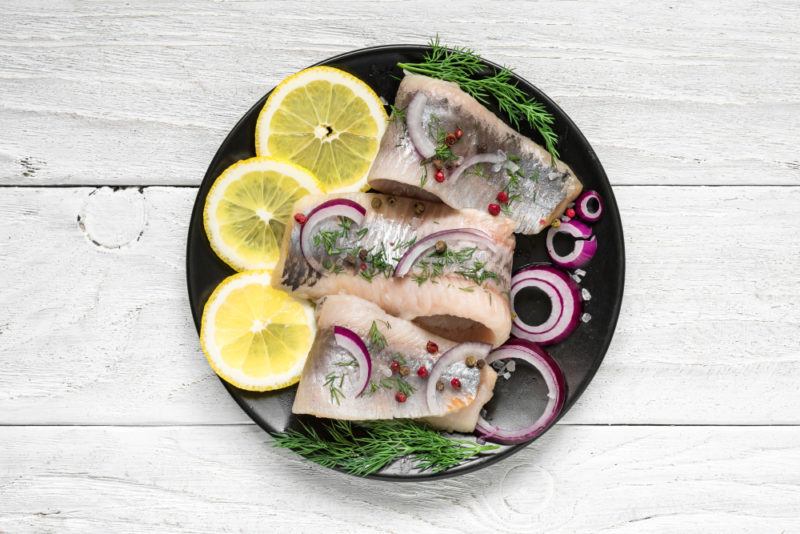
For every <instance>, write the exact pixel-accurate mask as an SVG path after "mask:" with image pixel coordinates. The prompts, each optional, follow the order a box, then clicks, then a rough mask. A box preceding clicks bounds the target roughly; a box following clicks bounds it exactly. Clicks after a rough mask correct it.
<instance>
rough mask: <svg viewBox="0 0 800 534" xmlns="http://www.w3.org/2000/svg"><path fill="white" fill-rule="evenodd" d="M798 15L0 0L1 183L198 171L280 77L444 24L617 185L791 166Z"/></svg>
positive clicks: (784, 6) (785, 10) (781, 6)
mask: <svg viewBox="0 0 800 534" xmlns="http://www.w3.org/2000/svg"><path fill="white" fill-rule="evenodd" d="M423 14H424V16H423ZM423 20H425V21H440V23H436V22H434V23H432V24H421V21H423ZM445 21H446V22H445ZM798 24H800V13H799V12H798V10H797V9H796V3H795V2H793V1H792V0H784V1H776V2H769V3H768V4H763V3H760V2H756V1H745V0H739V1H736V2H731V3H727V4H726V5H725V6H724V7H723V6H717V5H716V4H714V3H707V2H692V3H680V4H677V5H673V4H664V3H660V2H634V1H630V0H614V1H612V2H604V3H602V4H600V3H580V2H555V1H552V2H549V1H545V2H519V1H518V2H495V3H491V4H487V3H486V2H483V1H480V0H468V1H463V2H459V5H458V9H457V10H455V12H454V10H453V7H452V5H451V4H450V3H447V2H422V1H412V2H400V1H375V0H370V1H360V0H349V1H346V2H322V3H317V4H315V5H314V6H313V7H311V6H303V8H298V4H297V3H296V2H291V1H279V2H269V3H259V2H210V1H198V0H194V1H190V2H183V1H181V2H178V1H170V2H158V3H152V2H125V3H123V2H79V3H73V2H50V1H42V0H40V1H37V2H29V1H21V0H16V1H6V2H3V6H2V16H1V17H0V36H2V37H0V124H2V125H3V127H2V128H0V183H5V184H64V183H69V184H106V185H108V184H131V185H145V184H162V185H165V184H195V185H196V184H198V183H199V182H200V180H201V179H202V176H203V175H204V173H205V169H206V167H207V165H208V162H209V161H210V159H211V157H212V155H213V154H214V152H215V151H216V148H217V147H218V146H219V143H220V142H221V141H222V139H223V138H224V136H225V134H226V133H227V132H228V131H229V129H230V128H231V127H232V126H233V124H234V123H235V122H236V120H238V118H239V117H240V116H241V115H242V114H243V113H244V111H245V110H246V109H247V108H248V107H250V105H252V104H253V103H254V102H256V101H257V100H258V98H259V97H261V96H262V95H263V94H264V93H265V92H266V91H267V90H268V89H269V88H270V87H272V86H273V85H274V84H276V83H277V82H278V81H279V80H280V79H282V78H283V77H284V76H286V75H288V74H290V73H292V72H294V71H296V70H298V69H300V68H302V67H304V66H307V65H309V64H311V63H315V62H317V61H320V60H322V59H324V58H326V57H329V56H332V55H335V54H338V53H341V52H344V51H347V50H351V49H355V48H360V47H365V46H373V45H379V44H389V43H408V42H412V43H424V42H426V41H427V40H428V39H429V38H430V37H431V36H432V35H433V34H434V33H435V32H437V31H438V32H439V33H440V35H441V37H442V38H443V40H444V41H446V42H448V43H453V44H460V45H467V46H472V47H474V48H476V49H477V50H479V51H480V52H481V53H482V54H483V55H484V56H485V57H487V58H489V59H492V60H494V61H497V62H500V63H504V64H508V65H511V66H513V67H515V68H516V70H517V71H518V72H519V74H521V75H522V76H523V77H525V78H527V79H528V80H531V81H532V82H533V83H535V84H536V85H538V86H539V87H541V88H542V89H543V90H544V91H545V92H546V93H547V94H548V95H550V96H551V97H553V98H554V99H555V100H556V101H557V102H558V103H559V104H560V105H562V107H563V108H564V109H565V110H566V111H567V113H569V115H570V116H571V117H572V118H573V119H574V120H575V121H576V123H577V124H578V125H579V127H580V128H581V129H582V130H583V131H584V133H585V134H586V135H587V136H588V138H589V140H590V142H591V143H592V144H593V146H594V147H595V149H596V150H597V152H598V155H599V157H600V160H601V161H602V162H603V163H604V165H605V166H606V170H607V171H608V174H609V176H610V177H611V180H612V182H613V183H615V184H626V183H627V184H757V185H763V184H794V185H798V184H800V159H799V158H798V156H797V151H796V145H797V141H798V138H799V137H800V122H798V117H800V48H798V47H797V39H796V28H797V26H798Z"/></svg>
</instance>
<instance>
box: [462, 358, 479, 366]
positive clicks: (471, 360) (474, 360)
mask: <svg viewBox="0 0 800 534" xmlns="http://www.w3.org/2000/svg"><path fill="white" fill-rule="evenodd" d="M477 362H478V359H477V358H476V357H475V356H467V359H466V360H464V363H465V364H467V367H469V368H470V369H472V368H473V367H475V364H476V363H477Z"/></svg>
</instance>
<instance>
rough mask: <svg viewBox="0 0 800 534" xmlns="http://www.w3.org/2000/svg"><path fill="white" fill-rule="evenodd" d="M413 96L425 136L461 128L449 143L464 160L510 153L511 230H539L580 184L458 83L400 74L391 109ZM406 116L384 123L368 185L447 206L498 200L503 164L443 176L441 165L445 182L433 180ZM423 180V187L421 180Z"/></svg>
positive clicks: (482, 204)
mask: <svg viewBox="0 0 800 534" xmlns="http://www.w3.org/2000/svg"><path fill="white" fill-rule="evenodd" d="M419 93H424V95H425V96H426V97H427V101H426V104H425V106H424V108H423V113H422V126H423V131H424V132H428V135H429V136H430V137H431V138H432V137H433V136H434V135H435V132H438V131H443V132H453V131H455V130H456V128H460V129H461V130H462V131H463V132H464V133H463V137H462V138H461V139H460V140H458V141H457V142H456V143H455V144H454V145H453V146H452V151H453V152H454V154H455V155H456V156H459V157H462V158H464V159H466V158H468V157H470V156H473V155H475V154H486V153H493V154H495V153H498V151H502V154H505V155H506V156H511V157H512V158H513V159H514V160H515V161H516V163H515V165H518V166H519V168H518V169H517V172H518V173H519V175H520V176H521V178H520V179H519V185H518V186H517V189H516V191H517V194H518V196H519V198H518V199H517V200H513V201H512V202H511V203H510V204H509V207H508V209H507V210H504V211H505V213H504V215H505V216H508V217H510V218H512V219H513V220H514V222H515V225H516V229H515V231H516V232H517V233H522V234H538V233H539V232H541V231H542V230H543V229H545V228H547V227H548V226H549V225H550V224H551V223H552V222H553V220H554V219H556V218H558V217H560V216H561V215H562V214H563V213H564V210H565V209H566V208H567V206H568V204H569V203H570V202H572V201H573V200H574V199H575V198H576V197H577V196H578V195H579V194H580V192H581V189H582V184H581V182H580V180H579V179H578V177H577V176H576V175H575V173H574V172H573V170H572V169H571V168H570V167H569V166H568V165H567V164H565V163H564V162H562V161H560V160H558V159H553V158H552V157H551V156H550V154H549V153H548V152H547V151H546V150H545V149H544V148H543V147H541V146H540V145H538V144H536V143H535V142H534V141H532V140H531V139H529V138H527V137H525V136H523V135H521V134H520V133H518V132H516V131H515V130H513V129H512V128H511V127H509V126H508V125H507V124H505V123H504V122H503V121H502V120H500V119H499V118H498V117H497V116H496V115H494V114H493V113H492V112H491V111H489V110H488V109H487V108H485V107H484V106H483V105H482V104H481V103H480V102H478V101H477V100H475V99H474V98H473V97H471V96H470V95H468V94H467V93H465V92H464V91H462V90H461V89H460V88H459V87H458V85H457V84H455V83H451V82H446V81H442V80H437V79H434V78H429V77H427V76H421V75H417V74H409V73H407V74H406V75H405V77H404V78H403V80H402V82H401V83H400V88H399V89H398V91H397V96H396V99H395V104H394V105H395V107H396V108H398V109H401V110H402V109H407V108H408V105H409V103H410V102H411V100H412V99H413V98H414V97H415V96H416V95H417V94H419ZM406 121H407V116H406V117H405V118H402V117H401V118H399V119H398V118H396V119H393V120H391V122H390V124H389V127H388V128H387V129H386V132H385V133H384V135H383V139H382V140H381V146H380V150H379V152H378V156H377V158H376V159H375V162H374V163H373V165H372V168H371V170H370V173H369V184H370V185H371V186H372V187H373V188H375V189H377V190H378V191H382V192H385V193H392V194H399V195H405V196H413V197H416V198H422V199H428V200H433V199H439V200H441V201H442V202H444V203H445V204H447V205H448V206H452V207H454V208H459V209H460V208H475V209H479V210H482V211H486V210H487V207H488V205H489V204H490V203H497V202H498V201H497V200H496V198H497V194H498V193H499V192H500V191H502V190H503V189H504V188H505V187H506V186H507V184H508V183H509V180H510V177H509V174H508V172H507V171H508V169H507V168H506V167H505V166H502V165H491V164H487V163H481V164H477V165H475V166H472V167H470V168H468V169H464V170H463V172H462V173H461V175H460V176H459V177H458V178H456V179H452V180H451V179H449V176H450V175H451V174H452V173H453V172H454V171H455V169H444V172H445V176H446V179H445V181H444V182H442V183H439V182H437V181H436V180H434V179H433V177H434V174H435V172H436V169H435V168H434V166H433V165H432V164H431V163H427V164H423V158H422V156H421V155H420V154H419V152H417V150H416V149H415V148H414V145H413V143H412V142H411V139H410V137H409V135H408V127H407V124H406ZM432 140H433V139H432ZM423 184H424V185H423Z"/></svg>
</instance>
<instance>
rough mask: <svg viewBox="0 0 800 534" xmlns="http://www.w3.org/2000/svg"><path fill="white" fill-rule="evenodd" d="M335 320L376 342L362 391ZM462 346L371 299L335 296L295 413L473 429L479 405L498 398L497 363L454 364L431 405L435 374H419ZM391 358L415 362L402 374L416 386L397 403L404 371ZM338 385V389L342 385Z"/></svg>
mask: <svg viewBox="0 0 800 534" xmlns="http://www.w3.org/2000/svg"><path fill="white" fill-rule="evenodd" d="M335 326H339V327H344V328H347V329H349V330H351V331H352V332H354V333H356V334H357V335H358V336H359V337H361V339H362V340H363V341H364V343H365V344H366V345H367V347H368V348H369V351H370V356H371V360H372V371H371V374H370V376H369V384H370V386H368V387H367V389H366V390H365V391H364V392H363V393H361V394H359V392H360V391H359V390H360V387H361V385H359V384H357V383H356V382H357V380H356V379H357V377H358V374H359V373H358V371H359V369H358V366H356V365H354V364H353V361H354V360H353V358H352V356H350V353H349V352H347V351H346V350H345V349H343V348H342V347H340V346H339V345H338V344H337V343H336V340H335V338H334V336H333V328H334V327H335ZM373 329H377V331H378V332H379V333H380V335H381V336H383V338H384V339H385V346H383V347H381V346H380V345H378V346H377V347H376V346H375V344H374V343H373V341H372V336H371V335H370V332H371V331H373V333H374V330H373ZM429 341H433V342H435V343H436V344H437V345H438V347H439V351H438V352H437V353H435V354H430V353H429V352H428V351H427V350H426V346H427V343H428V342H429ZM455 345H456V343H454V342H452V341H450V340H447V339H444V338H442V337H439V336H436V335H434V334H431V333H430V332H427V331H425V330H423V329H421V328H419V327H418V326H416V325H414V324H413V323H410V322H408V321H404V320H402V319H398V318H397V317H393V316H391V315H389V314H387V313H385V312H384V311H383V310H381V309H380V308H379V307H378V306H376V305H375V304H372V303H371V302H368V301H365V300H363V299H359V298H357V297H353V296H350V295H331V296H330V297H327V298H325V299H324V300H322V301H321V302H320V304H319V305H318V307H317V337H316V339H315V341H314V345H313V346H312V348H311V352H310V353H309V356H308V359H307V360H306V365H305V368H304V369H303V374H302V376H301V378H300V384H299V386H298V388H297V394H296V395H295V399H294V405H293V406H292V412H293V413H296V414H310V415H314V416H316V417H325V418H329V419H341V420H348V421H370V420H379V419H424V420H425V421H426V422H427V423H428V424H431V425H432V426H435V427H436V428H440V429H442V430H447V431H450V432H472V431H473V430H474V429H475V424H476V423H477V420H478V413H479V412H480V409H481V408H482V407H483V405H484V404H485V403H486V402H488V401H489V399H491V397H492V391H493V389H494V384H495V381H496V379H497V373H496V372H495V371H494V370H493V369H492V368H491V366H490V365H486V366H484V367H483V369H478V368H477V367H473V368H468V367H466V366H465V365H463V364H459V363H457V364H454V365H451V366H450V368H449V369H448V370H446V371H445V374H444V375H443V380H444V381H445V382H446V383H447V384H448V387H447V388H446V389H445V390H444V391H443V392H441V393H437V395H441V396H442V397H441V399H440V402H437V403H435V405H434V406H429V405H428V401H427V395H426V391H427V387H428V379H427V378H421V377H419V376H418V375H417V370H418V369H419V368H420V366H423V365H424V366H426V367H427V368H428V369H431V367H432V365H433V364H434V362H435V361H436V360H437V359H438V358H439V357H440V356H441V355H442V354H443V353H444V352H446V351H447V350H448V349H450V348H452V347H454V346H455ZM476 345H478V344H476ZM479 347H480V348H479V349H476V353H475V357H476V358H484V357H486V355H487V354H488V352H489V350H490V347H489V345H486V344H481V345H479ZM392 360H400V361H402V362H403V364H404V365H405V366H407V367H408V368H409V373H408V375H407V376H406V377H403V380H404V381H405V383H406V384H408V385H409V386H410V387H411V388H413V392H411V393H410V394H408V395H407V398H406V399H405V402H398V400H397V398H396V397H395V395H396V393H397V380H399V379H400V376H399V374H397V373H394V374H393V373H392V370H391V369H390V364H391V361H392ZM453 377H458V378H459V380H460V381H461V388H460V389H458V390H454V389H453V388H451V387H449V381H450V380H451V379H452V378H453ZM372 384H374V386H372ZM331 385H333V386H334V387H335V388H336V391H335V392H333V391H332V390H331ZM476 403H477V404H476Z"/></svg>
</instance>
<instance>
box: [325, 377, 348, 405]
mask: <svg viewBox="0 0 800 534" xmlns="http://www.w3.org/2000/svg"><path fill="white" fill-rule="evenodd" d="M323 385H324V386H325V387H327V388H328V390H329V391H330V394H331V404H333V403H334V402H335V403H336V404H341V400H342V399H343V398H344V393H342V385H344V374H341V373H328V374H327V375H325V383H324V384H323Z"/></svg>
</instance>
